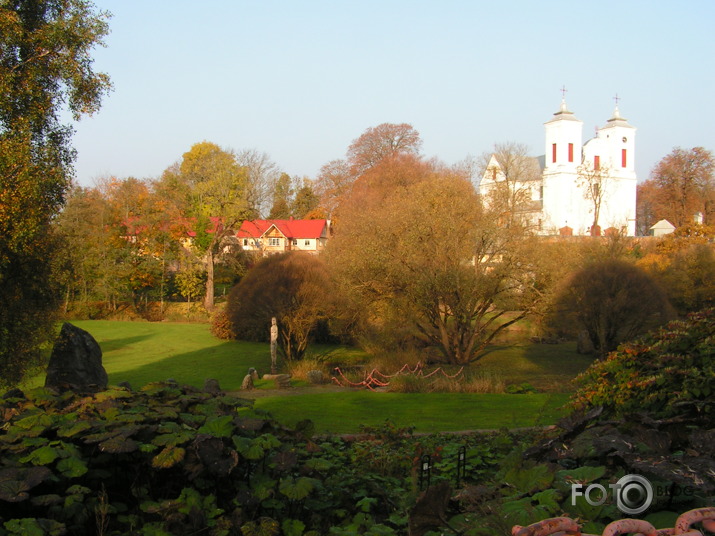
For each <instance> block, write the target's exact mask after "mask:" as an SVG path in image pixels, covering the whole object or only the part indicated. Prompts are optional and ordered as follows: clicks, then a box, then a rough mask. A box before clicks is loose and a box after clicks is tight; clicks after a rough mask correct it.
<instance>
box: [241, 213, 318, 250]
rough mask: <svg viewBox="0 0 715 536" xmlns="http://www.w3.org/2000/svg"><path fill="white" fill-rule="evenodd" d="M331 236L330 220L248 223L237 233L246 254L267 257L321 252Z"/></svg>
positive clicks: (244, 223)
mask: <svg viewBox="0 0 715 536" xmlns="http://www.w3.org/2000/svg"><path fill="white" fill-rule="evenodd" d="M329 235H330V220H294V219H292V218H291V219H289V220H246V221H244V222H243V223H242V224H241V228H240V229H239V230H238V232H237V233H236V238H237V239H238V241H239V244H240V246H241V247H242V248H243V249H244V251H260V252H261V253H263V255H270V254H273V253H283V252H286V251H305V252H308V253H313V254H317V253H320V252H321V251H322V250H323V249H324V248H325V244H326V243H327V241H328V237H329Z"/></svg>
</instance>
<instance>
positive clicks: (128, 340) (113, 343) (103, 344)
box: [98, 335, 151, 354]
mask: <svg viewBox="0 0 715 536" xmlns="http://www.w3.org/2000/svg"><path fill="white" fill-rule="evenodd" d="M150 338H151V335H137V336H135V337H125V338H123V339H109V340H106V341H98V342H99V347H100V348H101V349H102V354H106V353H107V352H113V351H115V350H121V349H122V348H125V347H127V346H129V345H131V344H136V343H138V342H141V341H145V340H147V339H150Z"/></svg>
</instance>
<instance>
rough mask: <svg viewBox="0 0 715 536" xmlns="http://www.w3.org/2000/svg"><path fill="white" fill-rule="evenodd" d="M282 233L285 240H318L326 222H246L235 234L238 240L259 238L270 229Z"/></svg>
mask: <svg viewBox="0 0 715 536" xmlns="http://www.w3.org/2000/svg"><path fill="white" fill-rule="evenodd" d="M274 225H275V226H276V228H277V229H278V230H279V231H280V232H281V233H283V235H284V236H285V237H286V238H320V237H321V236H322V235H323V231H324V230H325V226H326V225H327V221H326V220H246V221H244V222H243V223H242V224H241V228H240V229H239V230H238V232H237V233H236V236H237V237H239V238H260V237H261V236H263V235H264V234H265V233H266V231H268V230H269V229H270V228H271V227H273V226H274Z"/></svg>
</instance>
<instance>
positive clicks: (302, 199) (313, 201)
mask: <svg viewBox="0 0 715 536" xmlns="http://www.w3.org/2000/svg"><path fill="white" fill-rule="evenodd" d="M319 204H320V198H319V197H318V196H317V195H316V194H315V191H314V190H313V182H312V181H311V180H310V179H303V186H301V187H300V188H299V189H298V191H297V192H296V193H295V198H294V199H293V205H292V207H291V208H292V210H291V212H292V216H293V217H295V218H298V219H301V220H302V219H305V218H306V217H307V216H308V215H310V214H311V213H312V212H313V211H315V210H316V209H317V208H318V205H319Z"/></svg>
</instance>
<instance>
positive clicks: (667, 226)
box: [650, 220, 675, 230]
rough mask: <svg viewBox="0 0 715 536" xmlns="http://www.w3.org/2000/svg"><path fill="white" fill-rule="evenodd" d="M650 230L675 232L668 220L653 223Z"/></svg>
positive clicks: (673, 226)
mask: <svg viewBox="0 0 715 536" xmlns="http://www.w3.org/2000/svg"><path fill="white" fill-rule="evenodd" d="M650 228H651V229H668V230H675V225H673V224H672V223H670V222H669V221H668V220H660V221H657V222H655V223H654V224H653V225H651V226H650Z"/></svg>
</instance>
